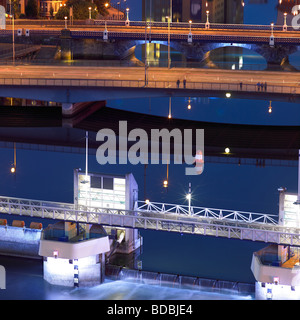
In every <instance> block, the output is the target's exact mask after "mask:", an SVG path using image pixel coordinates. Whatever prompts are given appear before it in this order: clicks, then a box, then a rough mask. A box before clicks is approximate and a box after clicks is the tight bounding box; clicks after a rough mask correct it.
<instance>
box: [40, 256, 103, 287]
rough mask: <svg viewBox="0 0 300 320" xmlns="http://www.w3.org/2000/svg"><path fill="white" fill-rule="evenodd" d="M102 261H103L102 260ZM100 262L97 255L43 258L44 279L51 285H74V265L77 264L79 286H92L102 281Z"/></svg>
mask: <svg viewBox="0 0 300 320" xmlns="http://www.w3.org/2000/svg"><path fill="white" fill-rule="evenodd" d="M102 263H103V262H102ZM102 263H101V260H100V258H99V255H95V256H89V257H86V258H81V259H78V261H74V260H69V259H59V258H57V259H55V258H46V259H44V279H45V280H46V281H47V282H49V283H50V284H53V285H60V286H66V287H73V286H74V274H75V269H74V266H75V265H76V264H77V265H78V284H79V286H94V285H98V284H100V283H101V282H102V272H101V271H102V270H101V269H103V268H102Z"/></svg>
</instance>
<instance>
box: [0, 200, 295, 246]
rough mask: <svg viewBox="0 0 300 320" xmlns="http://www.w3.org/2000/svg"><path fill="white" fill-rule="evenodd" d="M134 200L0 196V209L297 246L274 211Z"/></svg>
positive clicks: (36, 215) (20, 213)
mask: <svg viewBox="0 0 300 320" xmlns="http://www.w3.org/2000/svg"><path fill="white" fill-rule="evenodd" d="M191 212H192V214H189V212H187V210H186V207H185V206H179V205H168V204H158V203H149V202H148V203H145V202H144V203H143V204H141V203H140V202H137V203H136V204H135V209H134V210H120V209H111V208H92V207H83V206H78V207H75V205H74V204H70V203H60V202H48V201H39V200H29V199H21V198H11V197H0V213H2V214H12V215H19V216H29V217H37V218H48V219H55V220H65V221H74V222H79V223H91V224H102V225H107V226H114V227H127V228H137V229H151V230H161V231H170V232H179V233H187V234H195V235H205V236H214V237H225V238H232V239H240V240H251V241H258V242H267V243H276V244H281V245H293V246H300V228H291V227H284V226H280V225H278V224H277V223H276V219H275V216H274V215H267V214H259V213H246V212H241V211H230V210H221V209H209V208H195V207H193V208H192V207H191Z"/></svg>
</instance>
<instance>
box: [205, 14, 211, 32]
mask: <svg viewBox="0 0 300 320" xmlns="http://www.w3.org/2000/svg"><path fill="white" fill-rule="evenodd" d="M209 27H210V23H209V10H207V11H206V23H205V29H209Z"/></svg>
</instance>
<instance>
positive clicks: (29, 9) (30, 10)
mask: <svg viewBox="0 0 300 320" xmlns="http://www.w3.org/2000/svg"><path fill="white" fill-rule="evenodd" d="M25 14H26V17H27V18H31V19H32V18H37V16H38V6H37V1H36V0H28V2H27V6H26V7H25Z"/></svg>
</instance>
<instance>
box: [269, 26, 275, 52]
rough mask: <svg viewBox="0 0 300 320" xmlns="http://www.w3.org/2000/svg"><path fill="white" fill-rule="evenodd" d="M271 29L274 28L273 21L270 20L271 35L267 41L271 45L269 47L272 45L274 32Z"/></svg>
mask: <svg viewBox="0 0 300 320" xmlns="http://www.w3.org/2000/svg"><path fill="white" fill-rule="evenodd" d="M273 29H274V23H273V22H272V23H271V36H270V41H269V45H270V46H271V47H273V46H274V42H275V41H274V33H273Z"/></svg>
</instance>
